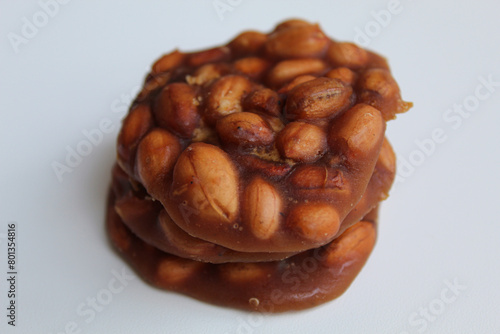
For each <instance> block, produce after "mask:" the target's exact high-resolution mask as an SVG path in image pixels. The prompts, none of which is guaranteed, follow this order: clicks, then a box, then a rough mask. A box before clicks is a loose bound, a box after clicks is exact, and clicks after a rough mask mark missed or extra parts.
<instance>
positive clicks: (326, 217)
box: [286, 203, 340, 244]
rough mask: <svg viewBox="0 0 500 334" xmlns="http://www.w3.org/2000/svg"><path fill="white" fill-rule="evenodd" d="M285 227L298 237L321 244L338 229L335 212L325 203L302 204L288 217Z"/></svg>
mask: <svg viewBox="0 0 500 334" xmlns="http://www.w3.org/2000/svg"><path fill="white" fill-rule="evenodd" d="M286 223H287V226H289V227H290V228H291V229H293V230H294V231H295V232H296V233H298V234H299V235H300V236H302V237H304V238H306V239H308V240H310V241H312V242H315V243H318V244H321V243H324V242H326V241H328V240H329V239H331V238H332V237H333V236H334V235H335V234H336V233H337V231H338V229H339V227H340V218H339V215H338V213H337V210H335V208H333V207H332V206H331V205H328V204H326V203H303V204H299V205H297V206H295V207H294V208H293V209H292V211H291V212H290V213H289V215H288V219H287V222H286Z"/></svg>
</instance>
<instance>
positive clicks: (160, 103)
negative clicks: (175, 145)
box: [154, 82, 198, 138]
mask: <svg viewBox="0 0 500 334" xmlns="http://www.w3.org/2000/svg"><path fill="white" fill-rule="evenodd" d="M154 114H155V117H156V120H157V121H158V124H159V125H160V126H161V127H164V128H167V129H169V130H172V131H173V132H175V133H176V134H178V135H179V136H181V137H184V138H191V137H192V135H193V131H194V129H195V128H196V124H197V122H198V100H197V99H196V92H195V90H194V89H193V88H192V87H191V86H189V85H187V84H185V83H180V82H176V83H172V84H170V85H168V86H166V87H165V88H164V89H163V90H162V91H161V93H160V95H159V96H158V99H157V101H156V104H155V106H154Z"/></svg>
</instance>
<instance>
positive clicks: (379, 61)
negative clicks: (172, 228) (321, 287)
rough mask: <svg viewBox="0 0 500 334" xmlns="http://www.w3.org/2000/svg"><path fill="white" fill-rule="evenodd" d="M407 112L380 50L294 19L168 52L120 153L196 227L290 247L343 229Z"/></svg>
mask: <svg viewBox="0 0 500 334" xmlns="http://www.w3.org/2000/svg"><path fill="white" fill-rule="evenodd" d="M409 107H410V104H408V103H406V102H404V101H402V100H401V95H400V92H399V88H398V86H397V84H396V82H395V81H394V79H393V78H392V76H391V74H390V72H389V69H388V66H387V63H386V61H385V60H384V59H383V58H382V57H380V56H378V55H376V54H374V53H372V52H370V51H366V50H363V49H361V48H359V47H357V46H355V45H353V44H349V43H342V42H338V41H335V40H332V39H330V38H328V37H327V36H326V35H325V34H324V33H323V32H322V31H321V29H320V28H319V26H318V25H316V24H310V23H308V22H305V21H300V20H291V21H287V22H284V23H282V24H280V25H278V26H277V27H276V29H275V30H274V31H272V32H271V33H269V34H263V33H259V32H246V33H242V34H240V35H239V36H238V37H236V38H235V39H234V40H233V41H231V42H230V43H229V44H228V45H226V46H221V47H216V48H212V49H209V50H205V51H200V52H194V53H182V52H180V51H174V52H173V53H171V54H168V55H165V56H163V57H162V58H160V59H159V60H158V61H157V62H156V63H155V65H154V66H153V70H152V72H151V73H150V75H148V77H147V79H146V82H145V84H144V88H143V90H142V91H141V93H140V94H139V96H138V97H137V99H136V101H135V102H134V104H133V106H132V107H131V111H130V114H129V116H127V119H126V120H125V122H124V124H123V127H122V130H121V133H120V136H119V140H118V161H119V164H120V166H121V167H122V169H123V170H124V171H125V172H127V174H128V175H129V176H130V177H131V178H132V179H133V180H135V181H137V182H139V183H141V184H142V185H143V186H144V187H145V189H146V190H147V192H148V194H149V195H150V196H151V197H152V198H154V199H156V200H158V201H159V202H160V203H161V204H162V206H163V207H164V208H165V210H166V211H167V213H168V215H169V216H170V217H171V218H172V220H173V222H174V223H175V224H176V225H177V226H178V227H179V228H180V229H182V230H183V231H185V232H186V233H188V234H189V235H191V236H193V237H196V238H199V239H202V240H205V241H208V242H211V243H214V244H218V245H220V246H223V247H226V248H229V249H232V250H235V251H239V252H275V253H294V252H299V251H304V250H307V249H312V248H316V247H319V246H321V245H324V244H326V243H328V242H330V241H331V240H333V238H334V237H335V236H336V235H338V233H339V231H342V230H344V229H345V228H346V225H345V224H343V222H345V221H346V219H345V218H346V217H347V216H348V215H349V214H350V212H351V210H352V209H353V207H355V206H356V204H357V203H358V202H359V201H360V199H361V198H362V195H363V193H364V192H365V190H366V188H367V186H368V182H369V180H370V178H371V175H372V174H373V171H374V168H375V163H376V160H377V156H378V154H379V151H380V149H381V147H382V143H383V138H384V132H385V121H387V120H389V119H392V118H394V117H395V115H396V114H397V113H400V112H404V111H406V110H407V109H408V108H409ZM137 110H139V111H137ZM151 133H154V135H151ZM321 171H326V174H325V175H326V176H325V177H326V178H325V179H324V180H319V179H318V178H317V177H314V175H316V174H318V173H321Z"/></svg>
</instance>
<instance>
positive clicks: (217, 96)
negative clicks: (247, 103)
mask: <svg viewBox="0 0 500 334" xmlns="http://www.w3.org/2000/svg"><path fill="white" fill-rule="evenodd" d="M251 90H252V84H251V83H250V81H249V80H248V79H247V78H245V77H243V76H240V75H228V76H225V77H222V78H220V79H219V80H217V81H216V82H215V83H214V84H213V85H212V87H211V89H210V91H209V93H208V94H209V95H208V97H207V106H206V110H205V115H206V117H207V119H208V120H209V121H210V122H215V121H216V120H218V119H220V118H222V117H224V116H226V115H229V114H232V113H235V112H239V111H242V106H241V100H242V99H243V98H244V97H245V96H246V95H248V93H250V92H251Z"/></svg>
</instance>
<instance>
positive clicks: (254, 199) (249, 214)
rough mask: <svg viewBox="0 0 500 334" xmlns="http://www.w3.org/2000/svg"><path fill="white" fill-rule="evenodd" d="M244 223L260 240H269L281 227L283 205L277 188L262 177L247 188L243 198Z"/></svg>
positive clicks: (254, 180) (257, 178)
mask: <svg viewBox="0 0 500 334" xmlns="http://www.w3.org/2000/svg"><path fill="white" fill-rule="evenodd" d="M243 208H244V210H243V217H244V222H245V223H246V225H247V226H249V227H250V230H251V231H252V233H253V234H254V235H255V236H256V237H257V238H259V239H269V238H270V237H272V236H273V235H274V233H275V232H276V230H277V229H278V228H279V227H280V222H281V211H282V210H283V203H282V200H281V196H280V194H279V193H278V191H277V190H276V188H275V187H274V186H273V185H272V184H270V183H269V182H267V181H265V180H264V179H263V178H261V177H256V178H255V179H253V180H252V182H250V184H249V185H248V186H247V187H246V189H245V192H244V196H243Z"/></svg>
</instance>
